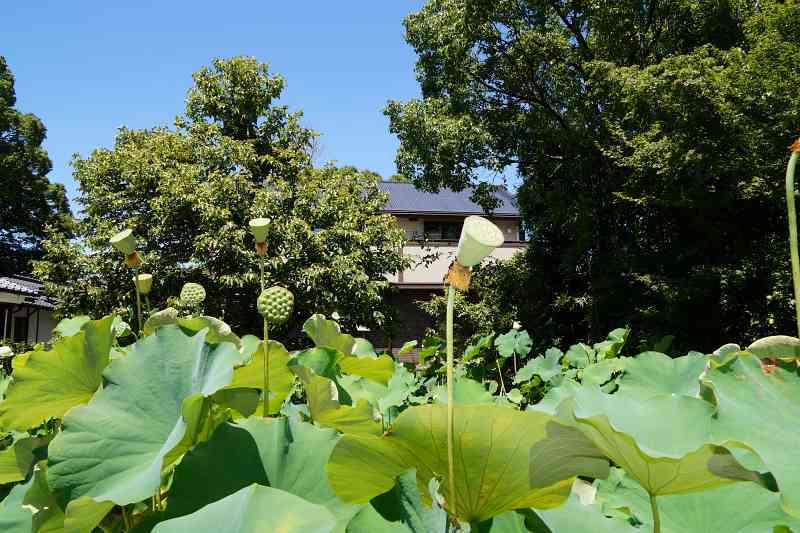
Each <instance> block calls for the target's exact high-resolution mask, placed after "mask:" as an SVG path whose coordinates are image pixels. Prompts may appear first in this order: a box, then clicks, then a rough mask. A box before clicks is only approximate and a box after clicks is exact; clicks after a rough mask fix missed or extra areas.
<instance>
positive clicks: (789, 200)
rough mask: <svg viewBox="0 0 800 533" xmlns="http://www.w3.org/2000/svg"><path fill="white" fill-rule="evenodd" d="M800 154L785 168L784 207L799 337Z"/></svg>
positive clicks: (793, 156)
mask: <svg viewBox="0 0 800 533" xmlns="http://www.w3.org/2000/svg"><path fill="white" fill-rule="evenodd" d="M798 158H800V152H796V151H795V152H792V156H791V157H790V158H789V165H788V166H787V167H786V207H787V210H788V212H789V249H790V251H791V258H792V281H793V283H794V309H795V314H796V317H797V334H798V335H799V336H800V254H798V251H797V209H796V207H795V190H794V178H795V171H796V169H797V160H798Z"/></svg>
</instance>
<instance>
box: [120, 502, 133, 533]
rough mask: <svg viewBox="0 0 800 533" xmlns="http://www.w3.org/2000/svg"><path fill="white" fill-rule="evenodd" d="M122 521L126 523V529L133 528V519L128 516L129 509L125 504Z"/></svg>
mask: <svg viewBox="0 0 800 533" xmlns="http://www.w3.org/2000/svg"><path fill="white" fill-rule="evenodd" d="M122 522H123V523H124V524H125V531H130V530H131V519H130V518H128V511H127V510H126V509H125V506H124V505H123V506H122Z"/></svg>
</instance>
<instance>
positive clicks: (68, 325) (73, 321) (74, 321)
mask: <svg viewBox="0 0 800 533" xmlns="http://www.w3.org/2000/svg"><path fill="white" fill-rule="evenodd" d="M90 320H91V317H88V316H86V315H78V316H73V317H70V318H64V319H62V320H61V321H59V323H58V324H56V327H54V328H53V333H58V334H59V335H61V336H62V337H72V336H73V335H77V334H78V332H80V330H81V328H83V326H84V324H86V323H87V322H89V321H90Z"/></svg>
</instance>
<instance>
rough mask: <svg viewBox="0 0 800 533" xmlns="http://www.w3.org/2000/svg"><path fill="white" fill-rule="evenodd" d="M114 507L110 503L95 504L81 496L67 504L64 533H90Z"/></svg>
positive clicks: (88, 498)
mask: <svg viewBox="0 0 800 533" xmlns="http://www.w3.org/2000/svg"><path fill="white" fill-rule="evenodd" d="M113 507H114V504H113V503H112V502H97V501H95V500H94V499H92V498H90V497H88V496H83V497H81V498H78V499H77V500H72V501H71V502H69V503H68V504H67V512H66V515H65V517H64V533H92V532H93V531H95V527H97V526H98V525H99V524H100V522H102V521H103V518H105V516H106V515H107V514H108V513H109V511H111V509H112V508H113Z"/></svg>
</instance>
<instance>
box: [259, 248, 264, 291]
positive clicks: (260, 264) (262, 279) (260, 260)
mask: <svg viewBox="0 0 800 533" xmlns="http://www.w3.org/2000/svg"><path fill="white" fill-rule="evenodd" d="M258 264H259V266H260V267H261V290H262V291H263V290H264V256H263V255H259V256H258Z"/></svg>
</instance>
